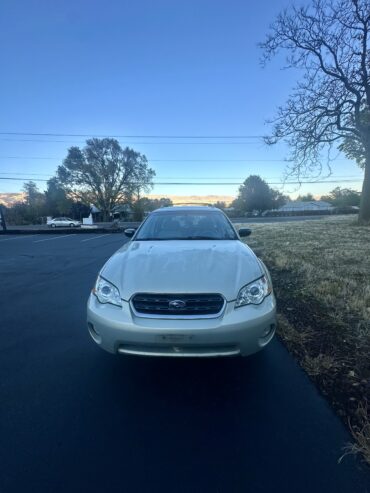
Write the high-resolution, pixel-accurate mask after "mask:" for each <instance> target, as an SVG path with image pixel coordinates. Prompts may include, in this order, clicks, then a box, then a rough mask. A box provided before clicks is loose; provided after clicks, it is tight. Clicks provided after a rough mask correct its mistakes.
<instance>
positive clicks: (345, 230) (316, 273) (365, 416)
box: [247, 217, 370, 463]
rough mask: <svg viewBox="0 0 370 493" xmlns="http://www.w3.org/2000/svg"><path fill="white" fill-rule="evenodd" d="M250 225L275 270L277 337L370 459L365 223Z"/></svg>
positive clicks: (368, 237) (369, 284) (369, 256)
mask: <svg viewBox="0 0 370 493" xmlns="http://www.w3.org/2000/svg"><path fill="white" fill-rule="evenodd" d="M248 226H249V227H251V228H252V230H253V234H252V236H251V237H249V238H248V239H247V243H248V244H249V245H250V246H251V247H252V248H253V249H254V251H255V252H256V253H257V254H258V255H259V256H261V258H262V259H263V260H264V261H265V263H266V264H267V266H268V267H269V269H270V271H271V273H272V277H273V280H274V286H275V290H276V294H277V299H278V308H279V311H280V327H279V335H280V337H281V338H282V339H283V340H284V342H285V344H286V345H287V347H288V349H289V350H290V351H291V352H292V353H293V354H294V355H295V357H296V358H297V359H298V360H299V362H300V364H301V365H302V367H303V368H304V369H305V370H306V371H307V373H308V374H309V375H310V377H311V378H312V379H313V380H314V381H315V382H316V383H317V385H318V386H319V387H320V389H321V391H322V392H323V393H324V394H325V395H327V396H328V398H329V400H330V401H331V402H332V404H333V406H334V408H335V409H336V410H337V412H338V414H339V415H341V416H342V417H343V418H344V420H345V421H347V422H349V423H350V430H351V432H352V435H353V437H354V439H355V440H356V443H355V445H353V446H351V451H352V452H361V453H362V454H363V456H364V457H365V459H366V460H367V461H368V462H369V463H370V409H369V406H368V405H367V401H370V357H369V355H370V228H369V227H368V226H359V225H357V224H356V223H355V221H354V219H353V218H348V217H344V218H342V217H335V218H334V217H333V218H329V219H321V220H313V221H302V222H285V223H269V224H261V223H259V224H252V225H251V224H248ZM347 452H348V450H347Z"/></svg>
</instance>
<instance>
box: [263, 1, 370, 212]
mask: <svg viewBox="0 0 370 493" xmlns="http://www.w3.org/2000/svg"><path fill="white" fill-rule="evenodd" d="M369 33H370V2H369V0H312V1H311V3H310V4H309V5H306V6H304V7H296V6H292V7H290V8H289V9H287V10H284V11H283V12H282V13H281V14H280V15H279V16H278V17H277V19H276V21H275V22H274V24H273V25H272V26H271V28H270V33H269V35H268V36H267V38H266V40H265V42H264V43H262V45H261V46H262V48H263V50H264V56H263V61H264V62H266V61H269V60H270V59H271V58H273V57H274V56H275V55H276V54H277V53H278V52H280V51H284V52H286V53H287V62H288V66H289V67H291V68H294V69H301V70H303V77H302V79H301V81H300V82H299V83H298V84H297V86H296V88H295V90H294V91H293V92H292V95H291V97H290V98H289V99H288V101H287V103H286V104H285V106H282V107H280V108H279V110H278V113H277V117H276V119H275V120H274V122H273V131H272V135H271V136H270V137H268V138H267V139H266V141H267V142H268V143H270V144H273V143H276V142H278V141H280V140H282V139H283V140H285V141H286V142H287V143H288V144H289V145H290V146H291V149H292V154H291V162H292V164H291V166H290V170H289V172H290V173H293V174H294V175H296V176H297V177H298V178H299V179H300V178H301V177H304V176H310V175H312V174H313V173H317V171H319V172H321V169H322V153H323V151H324V150H327V149H329V152H330V149H331V148H332V147H333V146H339V148H340V149H341V150H343V151H344V152H345V153H346V155H347V156H348V157H351V158H355V159H356V160H357V163H359V164H360V165H362V166H363V167H364V169H365V175H364V182H363V188H362V195H361V205H360V214H359V219H360V221H370V117H369V115H370V49H369V43H370V40H369V36H370V35H369ZM328 164H329V163H328Z"/></svg>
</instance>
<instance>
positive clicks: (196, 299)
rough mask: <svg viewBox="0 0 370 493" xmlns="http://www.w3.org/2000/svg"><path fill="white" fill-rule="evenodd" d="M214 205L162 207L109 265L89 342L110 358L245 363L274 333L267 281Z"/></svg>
mask: <svg viewBox="0 0 370 493" xmlns="http://www.w3.org/2000/svg"><path fill="white" fill-rule="evenodd" d="M250 232H251V231H250V230H249V229H246V228H244V229H240V230H239V232H238V233H239V234H238V233H237V232H236V231H235V229H234V227H233V225H232V223H231V222H230V221H229V219H228V218H227V216H226V215H225V214H224V213H223V212H222V211H221V210H219V209H216V208H213V207H164V208H161V209H158V210H156V211H154V212H152V213H151V214H150V215H149V216H148V217H147V219H146V220H145V221H144V222H143V223H142V225H141V226H140V227H139V229H138V230H137V231H135V229H126V230H125V234H126V236H129V237H132V239H131V241H130V242H128V243H126V244H125V245H124V246H122V248H120V249H119V250H118V251H117V252H116V253H115V254H114V255H113V256H112V257H111V258H110V259H109V260H108V262H107V263H106V264H105V265H104V266H103V268H102V269H101V271H100V273H99V275H98V278H97V280H96V283H95V286H94V288H93V290H92V293H91V295H90V298H89V301H88V306H87V325H88V330H89V332H90V335H91V337H92V338H93V340H94V341H95V342H96V343H97V344H98V345H99V346H100V347H101V348H103V349H105V350H106V351H109V352H111V353H119V354H136V355H147V356H176V357H184V356H185V357H186V356H196V357H205V356H232V355H242V356H247V355H249V354H252V353H255V352H257V351H259V350H261V349H262V348H264V347H265V346H266V345H267V344H268V343H269V342H270V341H271V339H272V338H273V336H274V333H275V328H276V306H275V297H274V294H273V291H272V284H271V277H270V274H269V272H268V270H267V268H266V266H265V265H264V263H263V262H262V261H261V260H260V259H259V258H257V257H256V255H255V254H254V253H253V251H252V250H251V249H250V248H249V247H248V246H247V245H246V244H245V243H243V242H242V241H241V240H240V237H242V236H248V235H249V234H250Z"/></svg>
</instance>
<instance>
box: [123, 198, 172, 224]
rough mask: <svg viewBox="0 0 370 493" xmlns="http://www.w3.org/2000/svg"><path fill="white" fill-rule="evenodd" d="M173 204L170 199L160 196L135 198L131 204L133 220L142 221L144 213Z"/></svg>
mask: <svg viewBox="0 0 370 493" xmlns="http://www.w3.org/2000/svg"><path fill="white" fill-rule="evenodd" d="M171 205H173V203H172V200H171V199H169V198H167V197H161V198H160V199H150V198H149V197H142V198H141V199H138V200H136V201H135V202H134V203H133V205H132V210H133V213H134V220H135V221H142V219H143V217H144V215H145V213H147V212H152V211H155V210H156V209H159V208H161V207H169V206H171Z"/></svg>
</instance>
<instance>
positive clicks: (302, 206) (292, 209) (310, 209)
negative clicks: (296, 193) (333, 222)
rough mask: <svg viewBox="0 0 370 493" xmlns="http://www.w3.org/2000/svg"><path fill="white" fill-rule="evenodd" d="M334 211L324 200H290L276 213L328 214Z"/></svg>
mask: <svg viewBox="0 0 370 493" xmlns="http://www.w3.org/2000/svg"><path fill="white" fill-rule="evenodd" d="M333 211H334V207H333V206H332V205H331V204H329V202H325V201H324V200H311V201H309V202H305V201H298V200H292V201H291V202H287V203H286V204H285V205H282V206H281V207H279V209H278V210H277V212H278V213H279V214H307V213H319V214H320V213H321V214H325V213H326V214H330V213H332V212H333Z"/></svg>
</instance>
